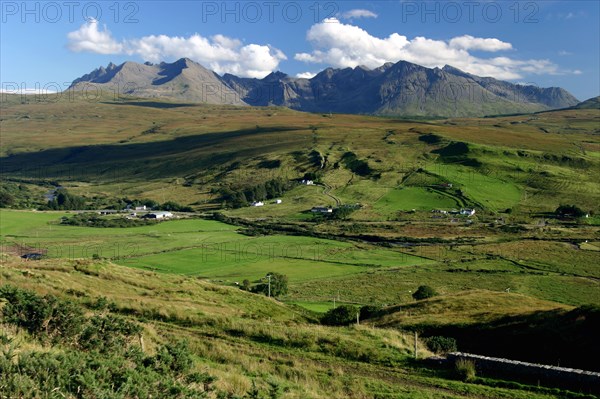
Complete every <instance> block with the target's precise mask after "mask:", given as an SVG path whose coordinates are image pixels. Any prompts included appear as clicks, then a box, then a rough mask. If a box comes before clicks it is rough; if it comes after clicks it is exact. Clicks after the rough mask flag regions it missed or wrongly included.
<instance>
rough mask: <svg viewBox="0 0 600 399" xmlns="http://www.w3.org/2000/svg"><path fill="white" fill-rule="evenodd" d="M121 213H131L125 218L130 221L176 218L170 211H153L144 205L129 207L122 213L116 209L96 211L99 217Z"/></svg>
mask: <svg viewBox="0 0 600 399" xmlns="http://www.w3.org/2000/svg"><path fill="white" fill-rule="evenodd" d="M121 212H129V214H128V215H127V216H125V217H126V218H128V219H133V218H136V217H142V218H147V219H170V218H172V217H174V215H173V213H172V212H169V211H153V210H152V209H151V208H148V207H146V205H142V206H132V205H131V204H130V205H127V206H126V207H125V209H123V210H122V211H117V210H115V209H102V210H99V211H96V213H98V215H115V214H118V213H121ZM140 212H143V214H141V215H138V214H139V213H140Z"/></svg>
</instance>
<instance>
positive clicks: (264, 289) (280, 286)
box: [253, 272, 288, 297]
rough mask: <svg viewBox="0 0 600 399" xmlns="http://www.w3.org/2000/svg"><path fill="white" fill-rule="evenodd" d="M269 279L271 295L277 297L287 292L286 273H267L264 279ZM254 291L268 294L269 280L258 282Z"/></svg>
mask: <svg viewBox="0 0 600 399" xmlns="http://www.w3.org/2000/svg"><path fill="white" fill-rule="evenodd" d="M269 276H271V277H270V279H271V296H273V297H278V296H282V295H285V294H287V293H288V278H287V276H286V275H284V274H281V273H274V272H271V273H267V275H266V276H265V279H266V280H268V279H269ZM253 291H254V292H256V293H263V294H265V295H268V294H269V282H268V281H267V282H266V283H263V284H258V285H256V286H255V287H254V289H253Z"/></svg>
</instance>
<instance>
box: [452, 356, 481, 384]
mask: <svg viewBox="0 0 600 399" xmlns="http://www.w3.org/2000/svg"><path fill="white" fill-rule="evenodd" d="M455 369H456V373H457V374H458V377H459V378H460V379H461V380H463V381H466V382H469V381H473V380H474V379H475V375H476V371H475V363H474V362H473V361H472V360H466V359H458V360H457V361H456V365H455Z"/></svg>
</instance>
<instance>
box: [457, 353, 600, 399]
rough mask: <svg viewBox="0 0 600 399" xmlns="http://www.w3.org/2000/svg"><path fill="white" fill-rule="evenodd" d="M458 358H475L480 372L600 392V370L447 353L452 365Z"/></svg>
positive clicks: (576, 390)
mask: <svg viewBox="0 0 600 399" xmlns="http://www.w3.org/2000/svg"><path fill="white" fill-rule="evenodd" d="M459 359H465V360H471V361H473V363H475V368H476V369H477V372H478V373H480V374H482V375H487V376H490V377H504V378H510V379H517V380H522V381H525V382H527V383H533V384H540V385H544V386H553V387H560V388H564V389H569V390H572V391H575V392H590V393H595V394H600V373H597V372H592V371H585V370H577V369H570V368H565V367H557V366H548V365H543V364H535V363H526V362H521V361H518V360H509V359H501V358H495V357H487V356H480V355H473V354H470V353H462V352H454V353H450V354H449V355H448V362H449V363H450V364H452V365H453V364H455V362H456V361H457V360H459Z"/></svg>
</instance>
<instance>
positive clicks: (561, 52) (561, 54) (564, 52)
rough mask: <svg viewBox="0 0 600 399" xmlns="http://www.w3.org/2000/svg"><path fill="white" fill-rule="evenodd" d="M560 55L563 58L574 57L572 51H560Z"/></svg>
mask: <svg viewBox="0 0 600 399" xmlns="http://www.w3.org/2000/svg"><path fill="white" fill-rule="evenodd" d="M558 55H560V56H561V57H565V56H567V55H573V53H571V52H570V51H567V50H560V51H559V52H558Z"/></svg>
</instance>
